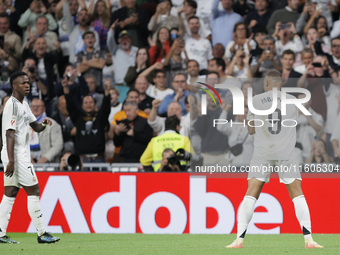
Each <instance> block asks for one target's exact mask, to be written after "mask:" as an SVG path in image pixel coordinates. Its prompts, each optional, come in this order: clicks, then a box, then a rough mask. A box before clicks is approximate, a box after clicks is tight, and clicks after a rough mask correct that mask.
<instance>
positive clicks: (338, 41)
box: [314, 37, 340, 71]
mask: <svg viewBox="0 0 340 255" xmlns="http://www.w3.org/2000/svg"><path fill="white" fill-rule="evenodd" d="M314 49H315V53H316V54H317V55H324V56H326V57H327V59H328V62H329V64H330V66H331V68H332V69H333V70H336V71H337V70H339V69H340V38H339V37H336V38H332V40H331V51H332V54H328V53H327V52H324V51H323V50H322V47H321V42H319V41H316V42H315V44H314Z"/></svg>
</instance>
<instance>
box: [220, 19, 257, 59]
mask: <svg viewBox="0 0 340 255" xmlns="http://www.w3.org/2000/svg"><path fill="white" fill-rule="evenodd" d="M255 47H256V43H255V41H254V40H253V34H252V35H250V34H249V29H248V27H247V25H246V24H245V23H244V22H238V23H236V24H235V26H234V30H233V40H232V41H230V42H229V43H228V44H227V46H226V50H225V57H226V58H227V59H228V60H229V61H231V60H232V58H233V55H234V54H235V53H236V51H237V50H242V51H244V52H245V54H246V55H249V52H250V51H251V50H253V49H255Z"/></svg>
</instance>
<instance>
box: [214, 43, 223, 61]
mask: <svg viewBox="0 0 340 255" xmlns="http://www.w3.org/2000/svg"><path fill="white" fill-rule="evenodd" d="M224 54H225V49H224V46H223V45H222V43H216V44H215V45H214V47H213V48H212V55H213V57H214V58H223V57H224Z"/></svg>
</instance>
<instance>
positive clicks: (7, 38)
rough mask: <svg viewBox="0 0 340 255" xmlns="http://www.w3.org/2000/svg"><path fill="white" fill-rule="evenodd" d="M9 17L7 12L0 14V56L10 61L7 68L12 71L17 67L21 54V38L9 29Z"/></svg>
mask: <svg viewBox="0 0 340 255" xmlns="http://www.w3.org/2000/svg"><path fill="white" fill-rule="evenodd" d="M9 28H10V19H9V17H8V15H7V14H0V36H4V42H3V45H0V52H1V53H0V58H2V57H4V60H7V61H8V62H10V66H8V69H9V70H10V71H14V70H15V68H18V61H19V60H20V57H21V56H20V55H21V38H20V37H19V36H18V35H17V34H15V33H14V32H13V31H11V30H10V29H9Z"/></svg>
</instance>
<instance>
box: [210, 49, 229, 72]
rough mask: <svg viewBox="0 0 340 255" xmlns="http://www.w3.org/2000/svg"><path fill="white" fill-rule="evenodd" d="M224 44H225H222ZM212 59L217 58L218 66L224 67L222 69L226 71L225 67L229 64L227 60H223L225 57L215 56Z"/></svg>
mask: <svg viewBox="0 0 340 255" xmlns="http://www.w3.org/2000/svg"><path fill="white" fill-rule="evenodd" d="M222 46H223V45H222ZM212 60H215V61H216V65H217V66H218V67H220V66H221V67H222V71H223V72H224V71H225V69H226V67H227V65H226V64H225V61H224V60H223V58H213V59H212ZM212 60H210V61H212Z"/></svg>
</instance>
